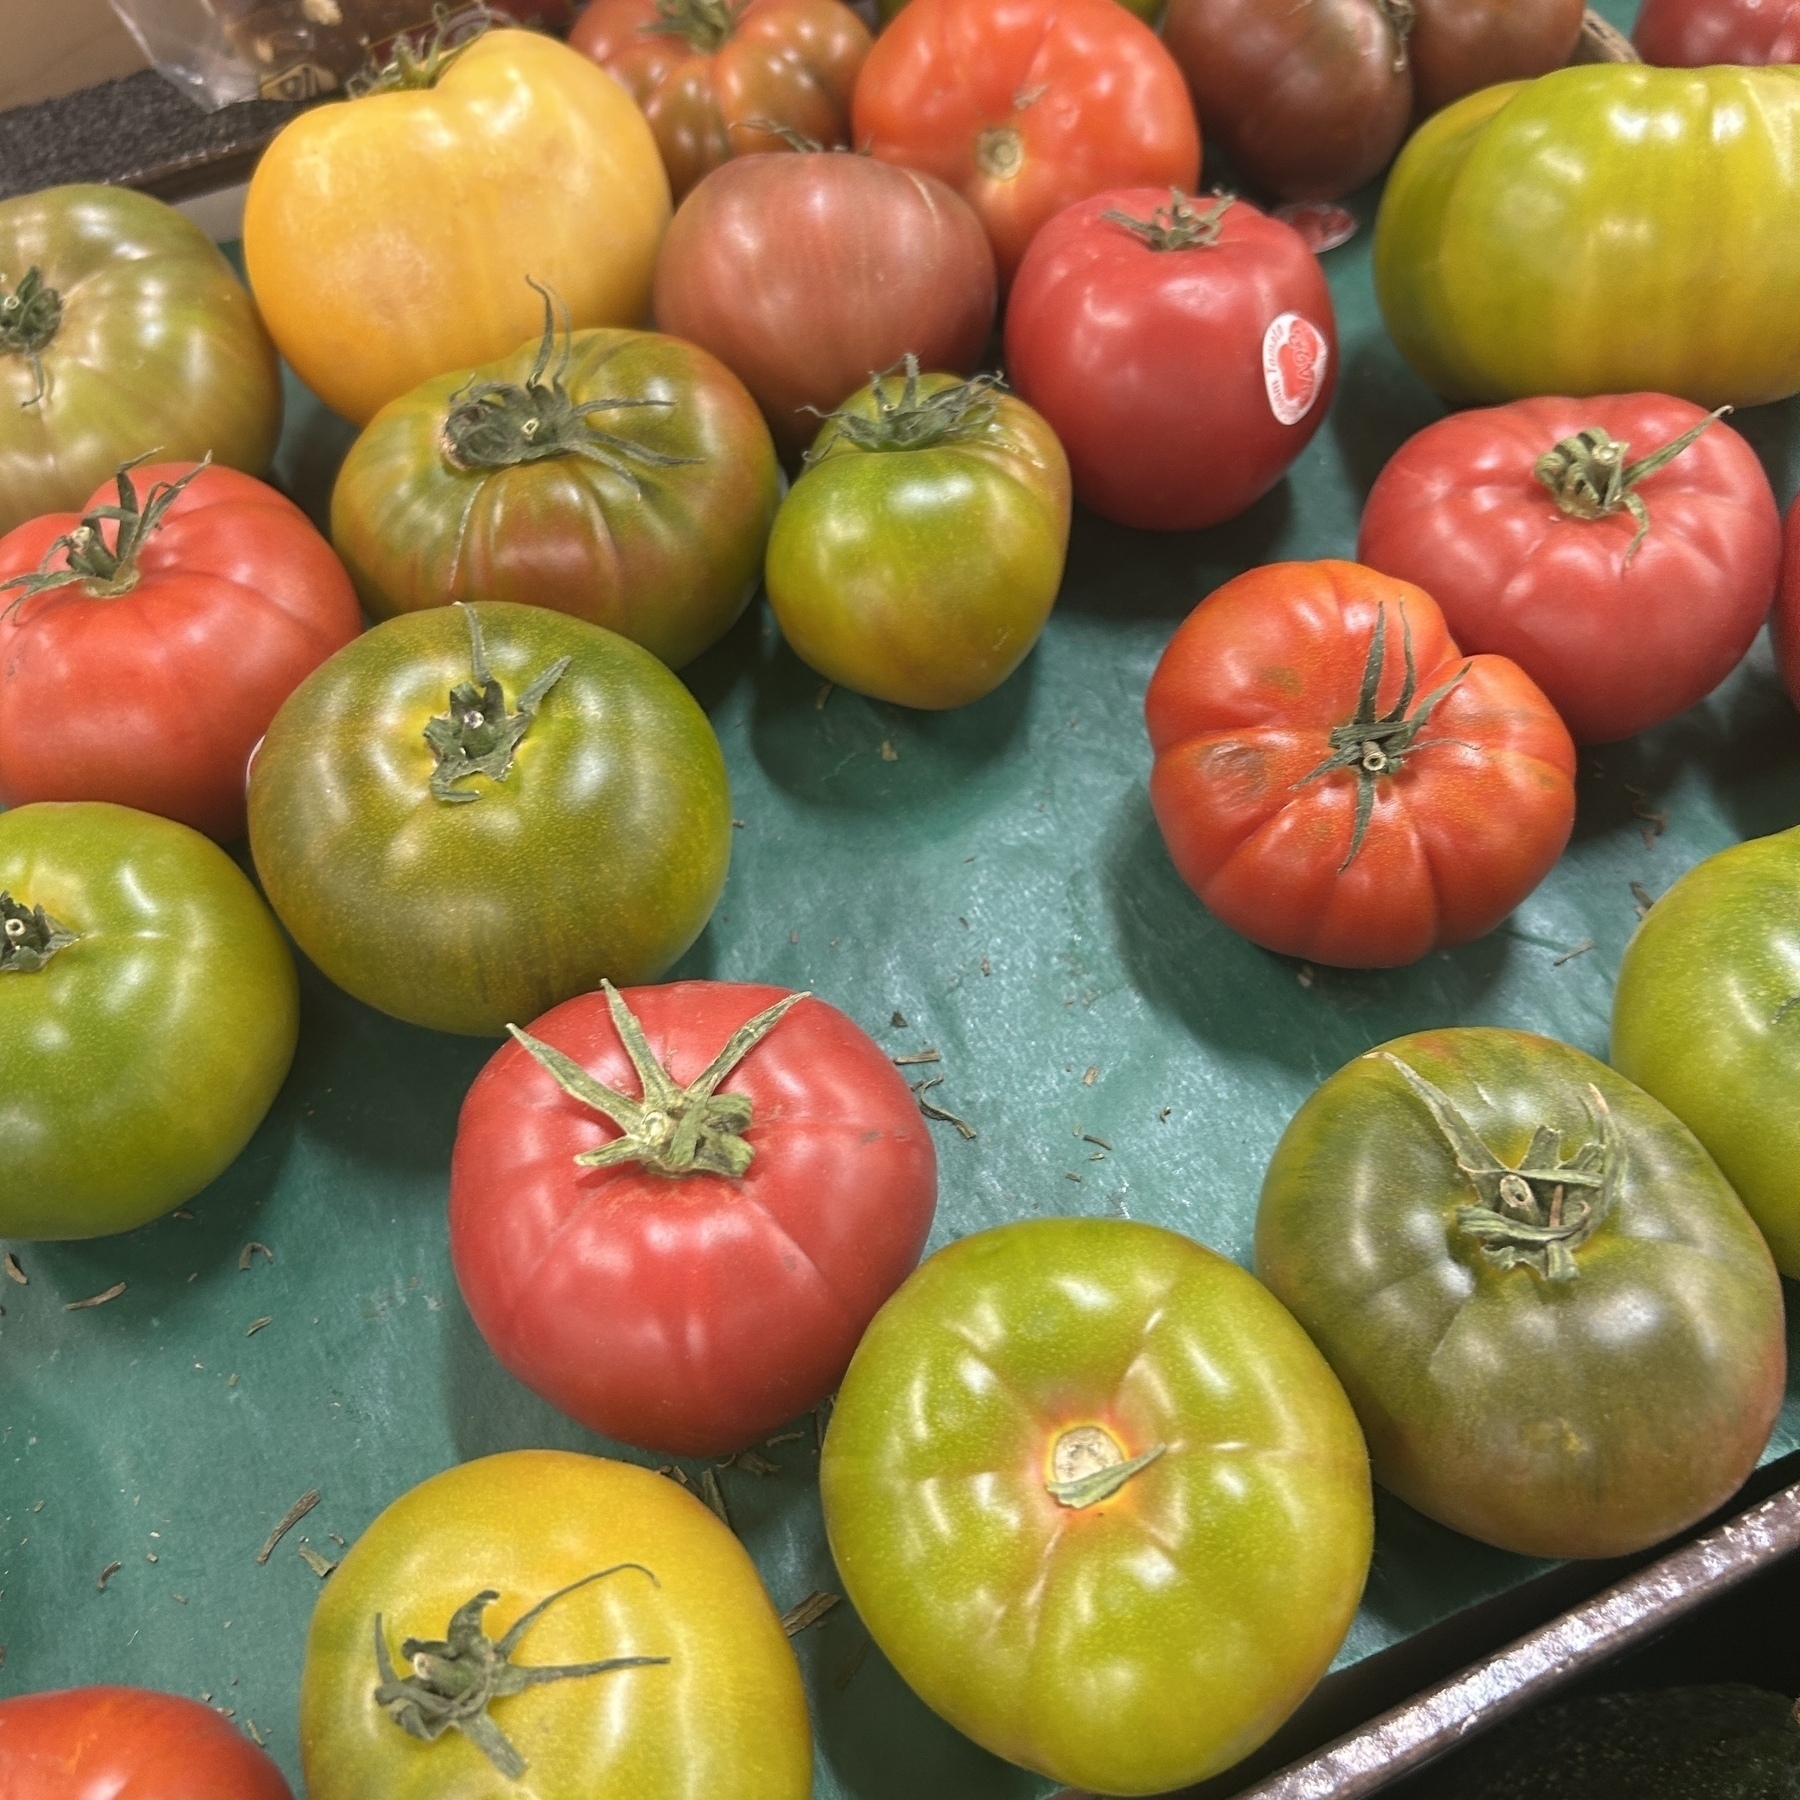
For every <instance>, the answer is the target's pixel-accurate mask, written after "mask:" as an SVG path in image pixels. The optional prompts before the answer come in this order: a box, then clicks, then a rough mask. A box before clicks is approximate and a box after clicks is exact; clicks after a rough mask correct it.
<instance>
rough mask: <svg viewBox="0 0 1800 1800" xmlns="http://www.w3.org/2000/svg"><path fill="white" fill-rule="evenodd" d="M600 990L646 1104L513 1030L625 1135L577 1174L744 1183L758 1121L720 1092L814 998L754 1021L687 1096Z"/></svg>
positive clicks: (613, 993) (610, 995)
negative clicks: (625, 1171)
mask: <svg viewBox="0 0 1800 1800" xmlns="http://www.w3.org/2000/svg"><path fill="white" fill-rule="evenodd" d="M600 985H601V987H602V988H603V989H604V990H605V993H606V1004H607V1007H608V1008H609V1009H610V1011H611V1013H612V1021H613V1026H614V1028H615V1029H616V1030H617V1032H618V1034H619V1041H620V1043H622V1044H623V1045H624V1046H625V1054H626V1055H627V1056H629V1057H630V1058H631V1066H632V1068H633V1069H635V1070H636V1071H637V1078H638V1082H639V1085H640V1088H641V1095H642V1097H641V1098H640V1099H637V1100H633V1099H631V1098H629V1097H628V1096H627V1095H624V1094H620V1093H615V1092H614V1091H613V1089H611V1088H609V1087H607V1086H606V1085H605V1084H604V1083H603V1082H600V1081H597V1080H596V1079H595V1078H594V1077H593V1076H592V1075H590V1074H589V1073H588V1072H587V1070H586V1069H584V1068H582V1066H581V1065H580V1064H579V1063H578V1062H576V1061H575V1060H574V1059H573V1058H572V1057H568V1056H565V1055H564V1054H563V1053H562V1051H560V1050H557V1049H554V1048H552V1046H550V1045H549V1044H546V1043H544V1042H542V1041H541V1040H540V1039H538V1038H534V1037H533V1036H532V1035H531V1033H530V1032H528V1031H521V1030H520V1029H519V1027H518V1026H517V1025H508V1026H507V1028H506V1029H507V1030H508V1031H510V1032H511V1033H512V1035H513V1036H514V1037H515V1038H517V1039H518V1040H519V1043H520V1044H521V1045H523V1047H524V1048H525V1050H526V1051H527V1052H528V1053H529V1054H530V1056H531V1057H532V1058H533V1059H534V1060H535V1061H536V1062H537V1064H538V1065H539V1067H541V1068H542V1069H543V1070H544V1071H545V1072H546V1073H547V1074H548V1075H549V1077H550V1079H551V1080H552V1081H554V1082H555V1083H556V1085H557V1086H558V1087H559V1088H561V1089H562V1091H563V1092H564V1093H565V1094H567V1095H568V1096H569V1098H570V1099H572V1100H579V1101H580V1102H581V1104H582V1105H583V1106H591V1107H592V1108H593V1109H594V1111H595V1112H597V1113H601V1114H604V1115H605V1117H607V1118H609V1119H611V1120H612V1122H613V1123H614V1124H615V1125H616V1126H618V1128H619V1130H620V1131H621V1132H622V1133H623V1134H624V1135H623V1136H621V1137H617V1138H615V1139H614V1140H613V1141H612V1142H611V1143H610V1144H602V1145H601V1146H600V1147H599V1148H598V1149H597V1150H583V1151H582V1152H581V1154H580V1155H579V1156H577V1157H576V1158H575V1162H576V1164H577V1166H578V1167H580V1168H584V1169H611V1168H617V1167H618V1166H619V1165H620V1164H622V1163H637V1164H639V1165H641V1166H642V1167H643V1168H646V1169H650V1170H653V1171H654V1172H655V1173H656V1174H658V1175H725V1176H728V1177H730V1178H731V1179H732V1180H734V1181H738V1180H742V1179H743V1177H744V1175H745V1174H746V1173H748V1171H749V1168H750V1164H751V1162H752V1161H753V1160H754V1159H755V1156H756V1152H755V1150H754V1149H753V1148H752V1147H751V1145H750V1143H749V1142H748V1140H747V1139H746V1138H745V1136H744V1133H745V1132H746V1131H748V1130H749V1129H750V1126H751V1124H752V1123H753V1121H754V1118H755V1114H754V1112H753V1110H752V1108H751V1104H750V1100H749V1097H748V1096H747V1095H745V1094H721V1093H718V1092H716V1091H715V1090H716V1089H717V1088H718V1085H719V1083H720V1082H721V1081H723V1080H724V1079H725V1077H726V1076H727V1075H729V1074H730V1073H731V1071H732V1070H733V1069H735V1068H736V1067H737V1065H738V1064H739V1063H741V1062H742V1061H743V1060H744V1058H745V1057H746V1056H748V1055H749V1054H750V1052H751V1051H752V1050H754V1049H755V1048H756V1046H757V1045H758V1044H760V1043H761V1042H762V1041H763V1039H764V1038H766V1037H767V1036H768V1035H769V1033H770V1032H771V1031H773V1030H774V1029H775V1027H776V1026H777V1025H778V1024H779V1023H780V1022H781V1021H782V1020H783V1019H784V1018H786V1016H787V1015H788V1013H790V1012H791V1011H792V1010H793V1009H794V1008H795V1007H796V1006H798V1005H799V1004H800V1002H801V1001H802V1000H806V999H810V998H811V996H810V995H809V994H803V993H802V994H789V995H787V996H786V998H784V999H781V1000H777V1001H776V1002H775V1004H774V1005H773V1006H770V1007H765V1008H764V1010H763V1011H761V1012H759V1013H758V1014H757V1015H756V1017H755V1018H753V1019H749V1020H746V1021H745V1023H743V1024H742V1025H740V1026H739V1027H738V1028H737V1030H736V1031H734V1032H733V1033H732V1034H731V1037H730V1039H729V1041H728V1042H727V1043H726V1045H725V1048H724V1049H723V1050H721V1051H720V1052H719V1054H718V1055H717V1056H715V1057H714V1058H713V1059H712V1061H711V1062H710V1063H708V1064H707V1066H706V1068H705V1069H704V1070H703V1071H702V1072H701V1074H700V1075H699V1077H698V1079H696V1080H695V1081H693V1082H691V1083H689V1085H688V1086H687V1087H685V1088H684V1087H681V1086H680V1085H678V1084H677V1082H676V1081H675V1078H674V1077H673V1076H672V1075H671V1074H670V1073H669V1072H668V1070H667V1069H665V1068H664V1067H663V1066H662V1064H661V1063H660V1062H659V1061H658V1060H657V1058H656V1053H655V1052H654V1051H653V1050H652V1049H651V1048H650V1044H649V1041H648V1040H647V1039H646V1038H645V1036H644V1028H643V1026H642V1025H640V1024H639V1023H638V1021H637V1019H636V1017H635V1016H634V1015H633V1013H632V1011H631V1009H630V1008H629V1007H628V1006H627V1005H626V1004H625V1002H624V1000H623V999H622V998H621V997H620V994H619V990H618V989H617V988H615V987H614V986H613V984H612V983H611V982H610V981H604V982H602V983H601V984H600Z"/></svg>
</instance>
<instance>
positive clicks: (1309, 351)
mask: <svg viewBox="0 0 1800 1800" xmlns="http://www.w3.org/2000/svg"><path fill="white" fill-rule="evenodd" d="M1006 370H1007V375H1008V376H1009V378H1010V379H1011V381H1012V384H1013V386H1014V388H1015V389H1016V390H1017V391H1018V393H1019V395H1020V397H1021V398H1023V399H1024V400H1026V401H1028V402H1029V403H1030V404H1031V405H1032V406H1034V407H1036V408H1037V410H1038V411H1039V412H1041V413H1042V414H1043V415H1044V417H1045V418H1046V419H1047V420H1048V421H1049V422H1050V425H1051V428H1052V429H1053V430H1054V431H1055V432H1056V435H1057V437H1058V438H1060V439H1061V440H1062V444H1063V448H1064V449H1065V450H1067V451H1068V453H1069V466H1070V470H1071V472H1072V474H1073V476H1074V482H1075V494H1076V497H1077V498H1078V499H1079V500H1080V501H1081V502H1082V504H1083V505H1085V506H1090V507H1092V508H1093V509H1094V511H1096V512H1097V513H1100V514H1101V515H1102V516H1104V517H1105V518H1108V519H1116V520H1117V521H1118V522H1119V523H1120V524H1121V525H1144V526H1151V527H1155V528H1158V529H1161V530H1166V531H1186V530H1191V529H1193V528H1195V527H1197V526H1201V525H1216V524H1217V523H1218V522H1219V521H1220V520H1221V519H1229V518H1231V517H1233V516H1234V515H1235V514H1237V513H1240V512H1242V511H1243V510H1244V508H1245V507H1246V506H1248V505H1249V504H1250V503H1251V501H1253V500H1256V499H1259V498H1260V497H1261V496H1262V495H1263V494H1265V493H1267V492H1268V490H1269V489H1270V488H1271V487H1273V486H1274V485H1275V483H1276V482H1277V481H1279V480H1280V479H1281V476H1282V474H1283V472H1284V471H1285V470H1286V469H1287V467H1288V465H1289V464H1290V463H1291V462H1292V461H1293V460H1294V458H1295V457H1296V456H1298V455H1299V454H1300V452H1301V451H1302V450H1304V449H1305V448H1306V446H1307V444H1308V443H1309V442H1310V441H1311V439H1312V435H1313V433H1314V432H1315V431H1317V430H1318V428H1319V426H1320V424H1321V422H1322V421H1323V420H1324V417H1325V411H1326V408H1327V407H1328V406H1329V405H1330V403H1331V390H1332V388H1333V386H1334V385H1335V384H1336V381H1337V323H1336V319H1335V317H1334V315H1333V313H1332V309H1331V290H1330V289H1329V288H1328V287H1327V286H1326V285H1325V276H1324V273H1323V271H1322V270H1321V269H1320V268H1319V263H1318V259H1317V258H1316V257H1315V256H1314V255H1313V253H1312V252H1311V251H1310V250H1308V249H1307V247H1306V245H1305V243H1304V242H1303V241H1302V239H1301V237H1300V234H1299V233H1298V232H1297V231H1295V230H1293V228H1292V227H1290V226H1287V225H1283V224H1281V223H1280V222H1279V221H1277V220H1275V219H1271V218H1268V217H1266V216H1265V215H1264V214H1262V213H1260V212H1258V211H1257V210H1256V208H1255V207H1253V206H1249V205H1246V204H1245V203H1244V202H1242V201H1232V200H1228V199H1224V198H1216V199H1214V200H1212V201H1210V202H1207V201H1201V200H1186V199H1182V198H1178V197H1171V195H1170V194H1169V193H1168V192H1167V191H1166V190H1160V191H1159V190H1158V189H1155V188H1127V189H1123V190H1119V191H1115V192H1113V193H1110V194H1096V195H1095V196H1094V197H1093V198H1092V199H1089V200H1081V201H1077V202H1076V204H1075V205H1073V206H1071V207H1069V208H1067V209H1066V210H1065V211H1063V212H1060V213H1058V214H1057V215H1056V217H1055V218H1054V219H1052V220H1051V221H1050V223H1049V224H1048V225H1046V226H1045V227H1044V229H1043V230H1042V231H1040V232H1039V233H1038V235H1037V236H1036V237H1035V238H1034V239H1033V240H1032V245H1031V248H1030V249H1029V250H1028V251H1027V252H1026V253H1025V260H1024V262H1023V263H1021V264H1020V265H1019V273H1018V277H1017V279H1016V280H1015V281H1014V283H1013V290H1012V294H1011V297H1010V298H1009V299H1008V301H1007V307H1006Z"/></svg>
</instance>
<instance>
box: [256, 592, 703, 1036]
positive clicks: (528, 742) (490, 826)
mask: <svg viewBox="0 0 1800 1800" xmlns="http://www.w3.org/2000/svg"><path fill="white" fill-rule="evenodd" d="M249 813H250V849H251V853H252V855H254V857H255V858H256V869H257V873H258V874H259V875H260V876H261V877H262V882H263V888H264V891H265V892H266V893H267V894H268V896H269V903H270V904H271V905H272V906H273V907H274V908H275V910H276V912H277V913H278V914H279V915H280V916H281V920H282V922H283V924H285V925H286V926H287V928H288V930H289V931H291V932H292V933H293V935H294V940H295V942H296V943H298V944H299V946H300V948H301V949H302V950H304V951H305V952H306V954H307V955H308V956H310V957H311V958H312V959H313V961H314V962H315V963H317V964H318V965H319V967H320V968H321V969H322V970H324V972H325V973H326V974H327V975H328V976H330V977H331V979H332V980H333V981H335V982H336V983H337V984H338V985H339V986H340V987H342V988H345V989H347V990H348V991H349V992H350V993H352V994H354V995H356V997H357V998H358V999H360V1000H365V1001H367V1002H368V1003H369V1004H370V1005H371V1006H376V1007H379V1008H380V1009H381V1010H382V1011H383V1012H388V1013H392V1014H393V1015H394V1016H395V1017H396V1018H401V1019H409V1020H411V1021H412V1022H413V1023H414V1024H418V1025H429V1026H434V1027H435V1028H437V1029H438V1030H440V1031H461V1032H468V1033H472V1034H476V1035H490V1034H498V1033H499V1032H500V1031H502V1030H503V1029H504V1028H505V1027H506V1026H507V1025H508V1024H509V1023H514V1022H518V1023H523V1022H526V1021H528V1020H531V1019H535V1018H536V1017H537V1016H538V1015H539V1014H540V1013H542V1012H544V1011H546V1010H547V1009H548V1008H550V1007H552V1006H554V1005H556V1004H557V1003H558V1002H559V1001H562V1000H566V999H568V998H569V997H570V996H571V995H574V994H579V993H585V992H587V991H588V990H589V989H591V988H596V987H598V986H599V985H600V982H601V979H602V978H603V977H609V978H611V979H612V980H613V981H616V982H618V983H619V984H620V985H621V986H630V985H634V984H637V983H642V982H648V981H654V980H655V979H656V978H657V976H659V975H660V974H662V972H663V971H664V970H665V969H667V968H668V966H669V965H670V964H671V963H672V962H674V960H675V959H676V958H677V957H678V956H680V954H681V953H682V952H683V951H684V950H685V949H687V947H688V946H689V945H690V944H691V943H692V942H693V941H694V939H695V938H696V937H698V936H699V934H700V931H701V928H702V927H703V926H704V925H705V924H706V921H707V919H708V917H709V916H710V915H711V913H712V909H713V906H714V904H715V902H716V901H717V900H718V897H719V893H720V890H721V889H722V888H723V887H724V885H725V869H726V864H727V862H728V861H729V859H730V855H731V793H730V787H729V784H728V782H727V780H726V774H725V759H724V757H723V755H722V754H721V753H720V750H719V742H718V739H717V738H716V737H714V736H713V731H712V727H711V725H710V724H709V723H708V722H707V718H706V714H705V713H704V712H702V711H701V710H700V707H699V705H698V704H697V703H696V702H695V700H694V698H693V696H692V695H690V694H689V693H688V691H687V689H686V688H684V687H683V686H682V685H681V683H680V682H679V681H677V680H676V679H675V677H674V676H673V675H671V674H670V673H669V672H668V670H667V669H665V668H664V667H663V665H662V664H661V663H659V662H658V661H657V660H656V658H655V657H653V656H652V655H650V653H649V652H648V651H646V650H640V649H639V648H638V647H637V645H635V644H631V643H628V642H627V641H626V640H625V639H624V638H622V637H618V636H616V635H615V634H614V633H612V632H610V631H603V630H601V628H600V627H599V626H597V625H587V624H584V623H582V621H580V620H579V619H571V618H568V617H566V616H565V615H563V614H562V613H556V612H550V611H547V610H546V609H544V608H542V607H536V606H507V605H491V606H490V605H480V606H456V607H437V608H434V609H433V610H431V611H429V612H419V613H407V614H404V615H402V616H401V617H400V618H397V619H390V620H389V621H388V622H387V623H386V624H384V625H378V626H376V627H375V629H374V630H372V631H369V632H367V633H365V634H364V635H363V636H362V637H360V638H357V639H356V640H355V641H354V642H352V643H350V644H347V645H346V646H345V647H344V648H343V649H342V650H340V651H339V652H338V653H337V654H336V655H335V656H333V657H332V658H331V659H330V660H329V661H328V662H326V663H324V664H322V665H321V666H320V667H319V668H318V669H316V670H315V671H314V672H313V673H312V674H311V675H310V676H308V677H307V679H306V680H305V681H304V682H302V683H301V685H300V686H299V687H298V688H296V689H295V691H294V692H293V694H292V695H291V696H289V698H288V700H287V701H286V703H285V704H284V705H283V706H282V708H281V710H280V712H278V713H277V714H276V715H275V719H274V722H273V723H272V724H271V725H270V727H269V731H268V735H267V737H265V738H264V740H263V743H262V746H261V748H260V749H259V750H258V752H257V754H256V756H255V758H254V760H253V761H252V763H251V767H250V791H249Z"/></svg>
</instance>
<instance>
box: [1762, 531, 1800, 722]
mask: <svg viewBox="0 0 1800 1800" xmlns="http://www.w3.org/2000/svg"><path fill="white" fill-rule="evenodd" d="M1769 623H1770V627H1771V630H1770V635H1771V636H1772V637H1773V638H1774V640H1775V660H1776V662H1777V664H1778V665H1779V666H1780V669H1781V679H1782V681H1783V682H1784V683H1785V684H1786V687H1787V691H1788V697H1789V698H1790V699H1791V700H1792V701H1793V702H1794V704H1795V705H1796V706H1800V503H1797V504H1796V505H1794V506H1790V507H1789V508H1788V515H1787V523H1786V525H1785V526H1784V527H1783V528H1782V534H1781V582H1780V586H1779V588H1778V589H1777V591H1776V595H1775V611H1774V613H1773V614H1772V615H1771V617H1770V620H1769Z"/></svg>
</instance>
